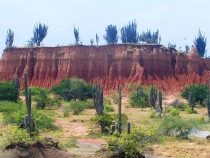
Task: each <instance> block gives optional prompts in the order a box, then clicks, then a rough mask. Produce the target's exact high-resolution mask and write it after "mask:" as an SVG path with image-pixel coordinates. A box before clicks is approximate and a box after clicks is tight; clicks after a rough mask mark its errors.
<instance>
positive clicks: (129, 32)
mask: <svg viewBox="0 0 210 158" xmlns="http://www.w3.org/2000/svg"><path fill="white" fill-rule="evenodd" d="M138 36H139V35H138V33H137V24H136V21H135V20H133V21H132V22H131V23H130V22H129V23H128V25H127V26H124V27H122V28H121V40H122V43H137V42H138Z"/></svg>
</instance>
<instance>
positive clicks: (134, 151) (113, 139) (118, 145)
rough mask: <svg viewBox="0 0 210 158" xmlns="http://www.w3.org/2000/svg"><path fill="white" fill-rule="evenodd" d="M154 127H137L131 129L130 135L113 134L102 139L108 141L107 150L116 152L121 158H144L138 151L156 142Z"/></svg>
mask: <svg viewBox="0 0 210 158" xmlns="http://www.w3.org/2000/svg"><path fill="white" fill-rule="evenodd" d="M156 131H157V130H156V128H155V127H153V126H152V127H149V128H144V127H138V128H134V129H132V133H131V134H127V133H122V134H119V133H117V132H116V133H114V135H111V136H106V137H104V138H105V139H106V140H107V141H108V148H109V150H111V151H113V152H115V153H116V152H117V153H118V155H120V156H121V157H129V158H135V157H137V155H138V156H139V157H144V156H143V155H142V154H141V153H140V151H141V150H143V148H145V147H148V144H149V143H151V142H152V143H153V142H154V141H156V140H157V134H156Z"/></svg>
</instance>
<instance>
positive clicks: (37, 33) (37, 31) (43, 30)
mask: <svg viewBox="0 0 210 158" xmlns="http://www.w3.org/2000/svg"><path fill="white" fill-rule="evenodd" d="M47 31H48V26H47V25H45V24H43V25H42V24H41V23H39V24H36V25H35V26H34V31H33V33H34V36H33V40H34V42H35V43H36V45H37V46H40V43H41V42H42V41H43V39H44V38H45V37H46V35H47Z"/></svg>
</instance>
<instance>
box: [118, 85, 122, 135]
mask: <svg viewBox="0 0 210 158" xmlns="http://www.w3.org/2000/svg"><path fill="white" fill-rule="evenodd" d="M121 93H122V86H121V85H120V86H119V101H118V132H119V133H122V113H121V102H122V94H121Z"/></svg>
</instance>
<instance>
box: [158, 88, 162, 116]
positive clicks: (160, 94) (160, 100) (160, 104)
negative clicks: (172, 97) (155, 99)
mask: <svg viewBox="0 0 210 158" xmlns="http://www.w3.org/2000/svg"><path fill="white" fill-rule="evenodd" d="M162 104H163V94H162V91H159V106H160V111H161V114H162V112H163V105H162Z"/></svg>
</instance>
